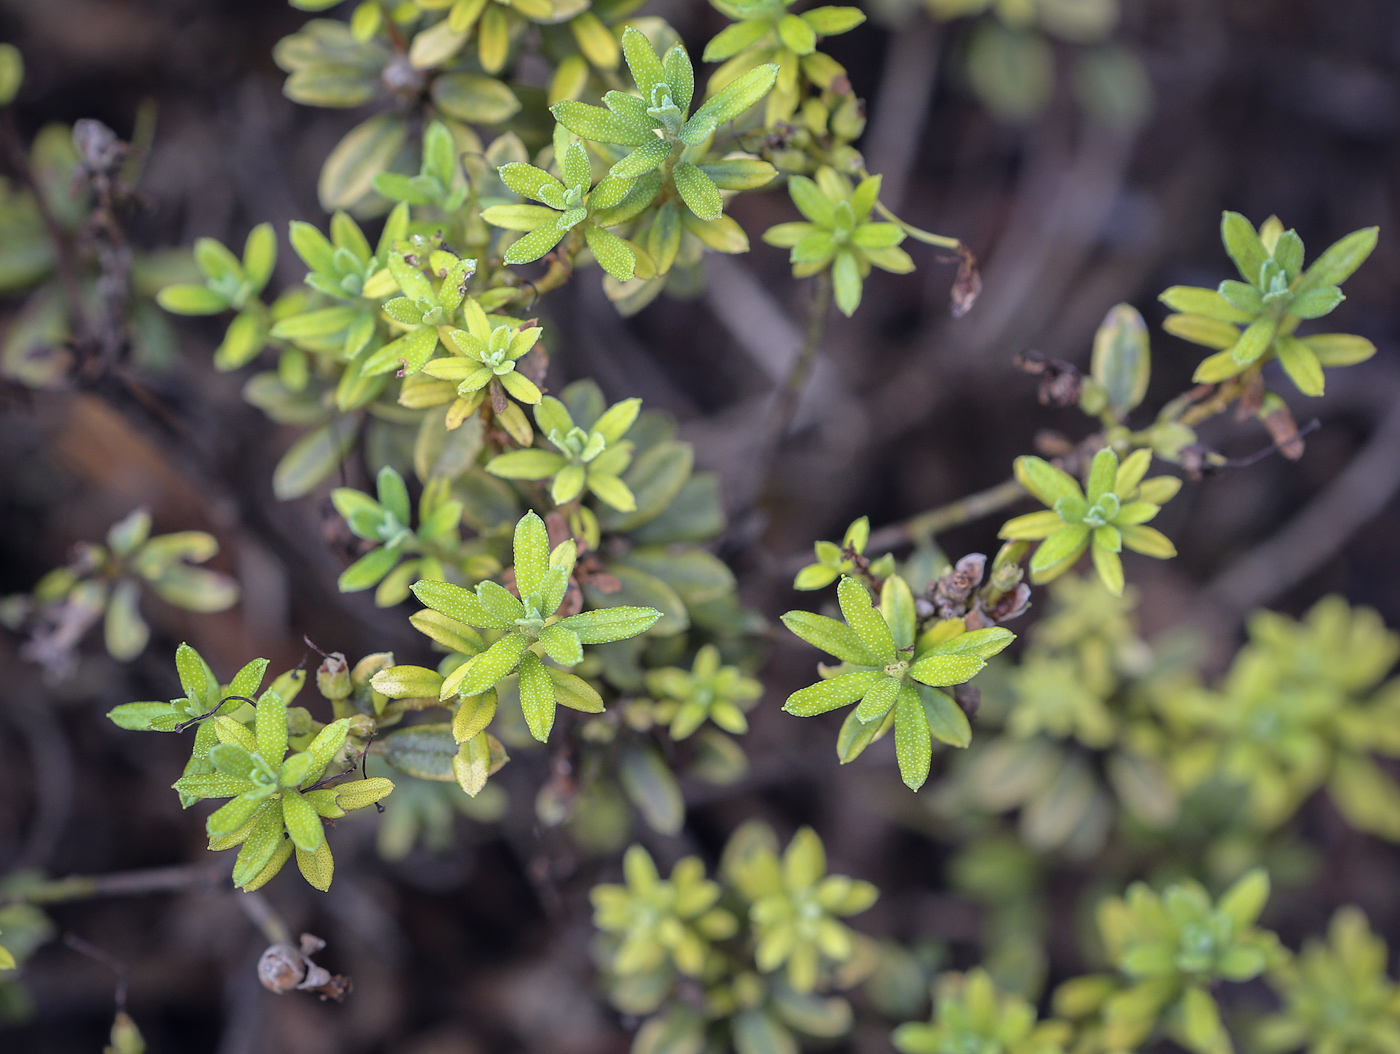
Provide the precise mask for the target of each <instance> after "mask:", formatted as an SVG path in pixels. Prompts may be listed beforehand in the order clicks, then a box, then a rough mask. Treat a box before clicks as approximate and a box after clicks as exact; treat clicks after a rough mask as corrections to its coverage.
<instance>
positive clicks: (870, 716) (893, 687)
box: [856, 676, 900, 721]
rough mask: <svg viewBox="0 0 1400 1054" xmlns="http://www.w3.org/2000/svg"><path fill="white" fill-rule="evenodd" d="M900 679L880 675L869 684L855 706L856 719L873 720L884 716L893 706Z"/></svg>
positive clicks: (897, 693)
mask: <svg viewBox="0 0 1400 1054" xmlns="http://www.w3.org/2000/svg"><path fill="white" fill-rule="evenodd" d="M899 686H900V681H899V679H897V678H894V677H889V676H885V677H881V678H880V679H879V680H878V681H876V682H875V683H874V684H872V685H871V686H870V688H869V689H868V690H867V691H866V693H865V696H864V697H863V698H862V699H861V701H860V705H858V706H857V707H856V719H857V720H860V721H875V720H878V719H879V718H882V717H884V716H885V715H886V714H887V713H889V712H890V708H891V707H893V706H894V704H895V699H896V698H897V697H898V695H899Z"/></svg>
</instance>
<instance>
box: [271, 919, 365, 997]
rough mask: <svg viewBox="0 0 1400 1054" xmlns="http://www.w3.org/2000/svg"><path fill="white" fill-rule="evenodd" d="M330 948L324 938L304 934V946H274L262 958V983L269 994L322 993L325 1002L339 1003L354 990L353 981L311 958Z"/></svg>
mask: <svg viewBox="0 0 1400 1054" xmlns="http://www.w3.org/2000/svg"><path fill="white" fill-rule="evenodd" d="M325 946H326V942H325V941H323V940H322V939H321V938H320V937H313V936H312V935H311V934H309V933H303V934H302V935H301V946H300V947H299V948H293V947H292V946H291V945H290V944H274V945H272V946H271V947H270V948H268V949H267V951H265V952H263V953H262V957H261V958H260V959H258V980H259V981H261V982H262V986H263V987H264V988H266V989H267V990H268V991H269V992H276V993H277V994H278V995H285V994H286V993H287V992H290V991H292V990H294V989H295V990H297V991H303V992H308V991H310V992H318V993H319V994H320V996H321V998H322V999H334V1000H335V1001H336V1002H337V1003H338V1002H340V1001H341V1000H342V999H344V998H345V996H346V994H347V993H348V992H349V991H350V980H349V978H346V977H340V976H338V975H337V976H332V975H331V973H330V971H329V970H327V969H326V968H325V967H323V966H317V965H316V964H315V963H314V962H312V961H311V956H312V955H314V954H315V953H316V952H318V951H320V950H321V949H322V948H324V947H325Z"/></svg>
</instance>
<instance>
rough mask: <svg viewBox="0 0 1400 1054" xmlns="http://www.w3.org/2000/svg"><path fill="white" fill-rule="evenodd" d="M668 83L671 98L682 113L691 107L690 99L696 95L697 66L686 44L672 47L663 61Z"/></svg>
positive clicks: (662, 65) (662, 64)
mask: <svg viewBox="0 0 1400 1054" xmlns="http://www.w3.org/2000/svg"><path fill="white" fill-rule="evenodd" d="M661 67H662V71H663V73H664V75H665V78H666V85H667V87H669V88H670V89H671V100H672V101H673V102H674V103H675V104H676V106H677V108H678V109H679V110H680V111H681V113H685V112H687V111H688V110H689V109H690V100H691V99H692V98H693V97H694V95H695V68H694V66H692V65H691V62H690V55H689V54H688V53H687V52H686V50H685V46H684V45H675V46H673V47H672V48H670V49H669V50H668V51H667V52H666V55H665V56H664V58H663V59H662V61H661Z"/></svg>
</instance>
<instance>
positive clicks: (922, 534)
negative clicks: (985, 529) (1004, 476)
mask: <svg viewBox="0 0 1400 1054" xmlns="http://www.w3.org/2000/svg"><path fill="white" fill-rule="evenodd" d="M1025 494H1026V488H1025V487H1023V486H1021V484H1019V483H1017V482H1016V481H1015V480H1014V479H1008V480H1006V481H1005V482H1002V483H998V484H997V485H996V486H995V487H988V488H987V489H986V490H979V491H978V492H977V493H975V494H969V495H968V496H967V497H965V498H959V499H958V500H957V501H952V502H949V503H948V504H947V505H940V506H939V507H938V508H936V509H929V510H928V511H927V512H921V513H919V514H918V515H917V516H911V517H910V518H909V519H907V520H904V521H903V522H901V523H892V524H890V525H889V526H888V527H881V528H880V529H879V530H878V531H875V532H874V533H872V534H871V535H870V541H869V542H867V543H866V546H865V551H866V552H867V553H883V552H886V551H887V550H890V549H894V548H897V547H898V546H901V545H904V544H906V543H909V542H918V541H923V540H926V539H928V538H930V537H932V536H933V535H935V534H938V533H940V532H942V531H946V530H948V529H949V528H952V527H958V526H961V525H962V524H964V523H970V522H972V521H973V520H979V519H981V518H982V517H983V516H990V515H991V514H992V513H994V512H997V511H998V510H1000V509H1004V508H1006V507H1007V506H1008V505H1010V504H1012V503H1013V502H1015V501H1016V500H1017V499H1019V498H1022V497H1024V496H1025Z"/></svg>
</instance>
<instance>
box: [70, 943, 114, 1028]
mask: <svg viewBox="0 0 1400 1054" xmlns="http://www.w3.org/2000/svg"><path fill="white" fill-rule="evenodd" d="M63 943H64V944H66V945H68V947H70V948H72V949H73V950H74V951H75V952H77V953H78V954H80V955H86V956H87V957H88V958H89V959H92V960H93V961H94V962H99V963H101V964H102V965H103V966H105V967H107V969H109V970H111V971H112V972H113V973H114V974H116V975H117V988H116V992H115V993H114V994H113V999H114V1001H115V1002H116V1004H117V1013H118V1014H122V1013H125V1012H126V987H127V985H126V979H127V968H126V963H124V962H122V961H121V960H120V959H118V958H117V957H116V956H114V955H110V954H108V953H107V952H105V951H103V950H102V949H101V948H99V947H98V946H97V945H95V944H90V943H88V942H87V941H85V940H83V939H82V938H81V937H79V936H78V935H77V934H76V933H66V934H64V936H63Z"/></svg>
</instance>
